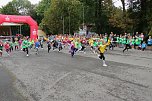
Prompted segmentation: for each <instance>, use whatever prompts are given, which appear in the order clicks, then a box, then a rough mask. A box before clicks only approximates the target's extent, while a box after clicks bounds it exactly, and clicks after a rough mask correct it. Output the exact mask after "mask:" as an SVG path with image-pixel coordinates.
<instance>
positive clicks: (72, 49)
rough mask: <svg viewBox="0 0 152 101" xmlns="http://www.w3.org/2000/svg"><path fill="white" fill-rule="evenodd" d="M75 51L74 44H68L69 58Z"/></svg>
mask: <svg viewBox="0 0 152 101" xmlns="http://www.w3.org/2000/svg"><path fill="white" fill-rule="evenodd" d="M75 50H76V48H75V46H74V42H71V44H70V53H71V57H73V56H74V53H75Z"/></svg>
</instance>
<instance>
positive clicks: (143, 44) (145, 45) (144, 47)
mask: <svg viewBox="0 0 152 101" xmlns="http://www.w3.org/2000/svg"><path fill="white" fill-rule="evenodd" d="M146 47H147V44H146V43H145V41H144V42H143V43H142V45H141V49H142V51H144V50H145V49H146Z"/></svg>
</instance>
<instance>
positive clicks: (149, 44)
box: [148, 36, 152, 46]
mask: <svg viewBox="0 0 152 101" xmlns="http://www.w3.org/2000/svg"><path fill="white" fill-rule="evenodd" d="M148 46H152V38H151V36H149V39H148Z"/></svg>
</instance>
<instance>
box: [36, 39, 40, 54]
mask: <svg viewBox="0 0 152 101" xmlns="http://www.w3.org/2000/svg"><path fill="white" fill-rule="evenodd" d="M39 47H40V41H37V42H35V49H36V54H38V52H39Z"/></svg>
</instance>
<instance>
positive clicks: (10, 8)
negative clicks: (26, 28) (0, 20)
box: [1, 2, 19, 15]
mask: <svg viewBox="0 0 152 101" xmlns="http://www.w3.org/2000/svg"><path fill="white" fill-rule="evenodd" d="M1 13H2V14H8V15H12V14H14V15H19V12H18V11H17V10H16V9H15V7H14V6H13V3H12V2H9V3H8V4H7V5H6V6H3V7H2V8H1Z"/></svg>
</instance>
